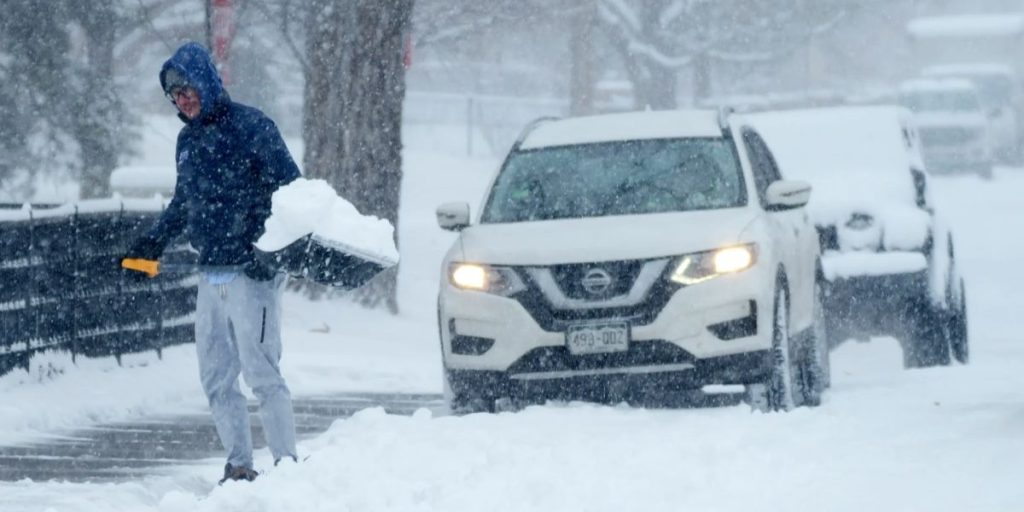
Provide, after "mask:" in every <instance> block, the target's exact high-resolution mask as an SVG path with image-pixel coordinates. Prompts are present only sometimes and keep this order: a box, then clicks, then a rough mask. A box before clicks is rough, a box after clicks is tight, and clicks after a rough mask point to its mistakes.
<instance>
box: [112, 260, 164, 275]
mask: <svg viewBox="0 0 1024 512" xmlns="http://www.w3.org/2000/svg"><path fill="white" fill-rule="evenodd" d="M121 267H122V268H126V269H128V270H136V271H139V272H142V273H144V274H146V275H147V276H149V277H156V275H157V274H159V273H160V262H159V261H155V260H144V259H141V258H125V259H123V260H121Z"/></svg>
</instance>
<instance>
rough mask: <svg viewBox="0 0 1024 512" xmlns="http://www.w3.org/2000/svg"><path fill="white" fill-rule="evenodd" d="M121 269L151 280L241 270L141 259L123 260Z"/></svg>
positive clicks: (237, 269) (235, 267) (231, 267)
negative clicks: (144, 275) (167, 275)
mask: <svg viewBox="0 0 1024 512" xmlns="http://www.w3.org/2000/svg"><path fill="white" fill-rule="evenodd" d="M121 267H122V268H126V269H128V270H135V271H137V272H142V273H143V274H146V275H147V276H149V277H151V278H152V277H156V276H158V275H160V274H195V273H198V272H199V271H200V270H201V271H203V272H239V271H240V270H241V269H242V267H241V266H238V265H234V266H214V267H211V266H205V265H204V266H202V267H200V266H199V265H198V264H196V263H163V262H160V261H157V260H146V259H142V258H125V259H123V260H121Z"/></svg>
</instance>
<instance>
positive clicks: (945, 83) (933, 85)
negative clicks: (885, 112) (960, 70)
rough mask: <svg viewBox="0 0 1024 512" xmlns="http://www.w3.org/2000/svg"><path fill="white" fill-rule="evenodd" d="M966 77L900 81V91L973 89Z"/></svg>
mask: <svg viewBox="0 0 1024 512" xmlns="http://www.w3.org/2000/svg"><path fill="white" fill-rule="evenodd" d="M974 90H975V87H974V84H973V83H971V81H970V80H968V79H966V78H916V79H913V80H907V81H905V82H902V83H900V92H939V91H942V92H945V91H957V92H961V91H974Z"/></svg>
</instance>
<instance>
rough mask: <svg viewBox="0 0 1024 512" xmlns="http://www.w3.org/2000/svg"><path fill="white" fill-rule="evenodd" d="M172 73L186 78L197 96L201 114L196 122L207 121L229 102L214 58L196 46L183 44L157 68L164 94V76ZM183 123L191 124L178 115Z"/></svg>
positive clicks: (165, 78)
mask: <svg viewBox="0 0 1024 512" xmlns="http://www.w3.org/2000/svg"><path fill="white" fill-rule="evenodd" d="M171 69H173V70H175V71H177V72H178V73H180V74H181V75H182V76H184V77H185V81H186V82H188V85H190V86H191V87H192V88H194V89H195V90H196V91H197V92H198V93H199V103H200V111H199V117H197V118H196V119H195V121H203V120H206V119H208V118H209V117H210V116H211V115H212V114H213V113H214V112H216V111H217V110H218V108H220V107H222V106H223V105H226V104H227V103H229V102H230V101H231V98H230V97H229V96H228V92H227V91H226V90H225V89H224V84H223V82H221V80H220V75H219V74H218V73H217V67H216V66H215V65H214V63H213V58H212V57H211V56H210V53H209V52H208V51H206V48H203V46H202V45H200V44H199V43H194V42H191V43H185V44H184V45H182V46H181V48H178V51H176V52H174V55H172V56H171V58H170V59H167V62H164V65H163V67H162V68H160V88H161V89H163V90H164V91H165V92H166V91H167V73H168V71H169V70H171ZM179 117H181V118H182V119H183V120H184V121H185V122H186V123H189V122H192V121H190V120H188V119H187V118H185V117H184V116H182V115H179Z"/></svg>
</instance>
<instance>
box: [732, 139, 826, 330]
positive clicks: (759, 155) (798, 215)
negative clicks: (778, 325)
mask: <svg viewBox="0 0 1024 512" xmlns="http://www.w3.org/2000/svg"><path fill="white" fill-rule="evenodd" d="M743 143H744V145H745V146H746V150H747V154H748V155H749V157H750V164H751V168H752V170H753V173H754V185H755V188H756V189H757V196H758V200H759V201H760V202H761V207H762V208H764V209H765V215H766V218H767V219H768V225H769V226H771V229H772V231H773V235H774V236H773V238H774V239H775V240H776V241H777V242H778V246H777V248H776V254H778V255H779V258H780V259H781V262H782V264H783V266H784V267H785V269H786V278H787V279H788V280H789V292H790V297H789V301H790V307H791V309H790V311H791V322H793V327H794V328H801V327H803V326H805V325H807V322H808V321H809V318H805V317H806V315H805V314H804V312H808V311H811V307H812V300H813V286H814V282H813V277H814V272H813V268H814V259H815V257H816V255H817V251H816V250H815V247H816V245H815V244H817V239H816V234H815V233H813V230H812V229H808V226H809V220H808V216H807V212H806V211H805V209H804V208H794V209H789V210H783V211H774V212H773V211H768V210H767V190H768V186H769V185H771V184H772V183H774V182H776V181H778V180H781V179H782V175H781V173H780V172H779V167H778V165H777V164H776V163H775V157H774V156H772V153H771V150H770V149H769V148H768V145H767V144H765V142H764V140H763V139H762V138H761V136H760V135H758V134H757V132H755V131H754V130H753V129H750V128H745V129H744V130H743ZM811 235H815V236H814V237H813V238H812V237H811ZM808 242H811V245H810V246H809V245H808ZM808 269H811V270H810V271H809V270H808Z"/></svg>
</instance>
